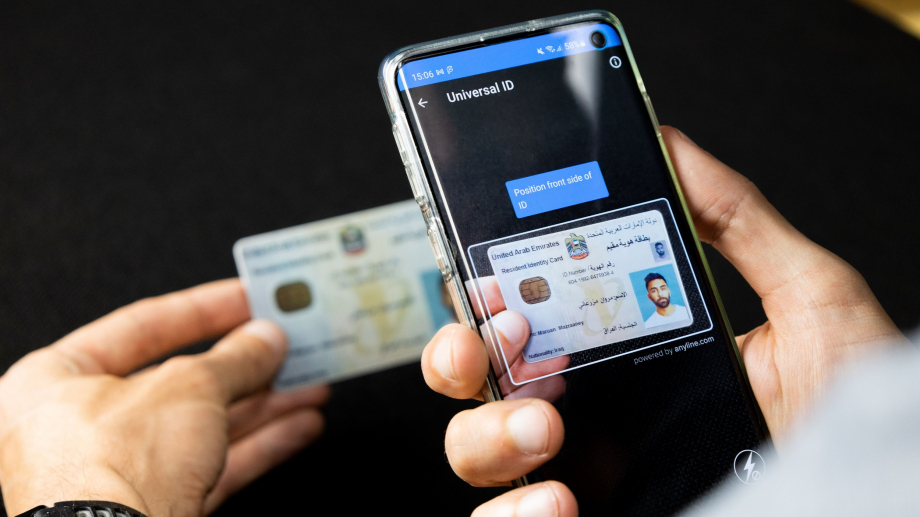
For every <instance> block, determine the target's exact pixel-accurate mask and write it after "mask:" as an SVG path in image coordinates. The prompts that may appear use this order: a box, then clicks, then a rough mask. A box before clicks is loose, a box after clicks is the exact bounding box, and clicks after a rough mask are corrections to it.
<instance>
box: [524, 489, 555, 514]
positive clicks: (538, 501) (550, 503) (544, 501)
mask: <svg viewBox="0 0 920 517" xmlns="http://www.w3.org/2000/svg"><path fill="white" fill-rule="evenodd" d="M558 514H559V505H558V504H557V503H556V495H555V494H553V491H552V490H551V489H549V488H540V489H538V490H534V491H532V492H529V493H528V494H527V495H525V496H524V497H522V498H521V500H520V501H518V504H517V511H516V512H515V515H516V516H517V517H554V516H556V515H558Z"/></svg>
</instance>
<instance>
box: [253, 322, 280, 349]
mask: <svg viewBox="0 0 920 517" xmlns="http://www.w3.org/2000/svg"><path fill="white" fill-rule="evenodd" d="M242 332H243V333H245V334H249V335H250V336H252V337H255V338H259V339H261V340H262V341H265V342H266V343H268V345H269V346H271V347H272V348H274V349H275V350H278V351H283V350H284V348H285V344H286V343H287V336H285V335H284V331H283V330H281V327H279V326H278V325H275V324H274V323H272V322H270V321H268V320H253V321H250V322H249V323H247V324H245V325H243V329H242Z"/></svg>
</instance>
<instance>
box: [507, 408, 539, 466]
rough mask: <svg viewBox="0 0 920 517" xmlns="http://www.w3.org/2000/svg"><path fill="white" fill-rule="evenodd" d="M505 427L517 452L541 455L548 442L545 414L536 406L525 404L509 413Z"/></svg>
mask: <svg viewBox="0 0 920 517" xmlns="http://www.w3.org/2000/svg"><path fill="white" fill-rule="evenodd" d="M505 426H506V427H507V429H508V432H509V433H510V434H511V438H512V439H514V443H515V444H516V445H517V447H518V450H520V451H521V452H523V453H524V454H532V455H537V454H543V453H545V452H546V448H547V445H548V442H549V423H548V421H547V419H546V413H544V412H543V410H542V409H540V408H539V407H538V406H537V405H536V404H527V405H526V406H524V407H522V408H519V409H517V410H515V411H514V413H511V415H510V416H509V417H508V419H507V420H506V421H505Z"/></svg>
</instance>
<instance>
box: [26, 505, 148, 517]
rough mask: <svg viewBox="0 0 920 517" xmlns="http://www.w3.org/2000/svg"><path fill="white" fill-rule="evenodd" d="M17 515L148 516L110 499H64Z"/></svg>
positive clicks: (60, 516)
mask: <svg viewBox="0 0 920 517" xmlns="http://www.w3.org/2000/svg"><path fill="white" fill-rule="evenodd" d="M17 517H147V516H146V515H144V514H142V513H141V512H139V511H137V510H135V509H134V508H131V507H130V506H125V505H123V504H118V503H110V502H108V501H63V502H60V503H54V506H52V507H51V508H49V507H47V506H45V505H40V506H36V507H35V508H32V509H31V510H29V511H27V512H23V513H21V514H19V515H18V516H17Z"/></svg>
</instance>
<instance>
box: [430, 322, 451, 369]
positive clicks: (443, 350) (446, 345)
mask: <svg viewBox="0 0 920 517" xmlns="http://www.w3.org/2000/svg"><path fill="white" fill-rule="evenodd" d="M455 332H456V331H454V330H452V331H450V333H449V334H447V335H446V336H444V339H442V340H441V342H440V343H438V345H437V346H436V347H435V349H434V355H433V356H432V358H431V362H432V363H433V365H434V369H435V370H437V371H438V375H440V376H441V377H443V378H445V379H447V380H449V381H456V380H457V372H455V371H454V356H453V354H454V346H453V343H454V333H455Z"/></svg>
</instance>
